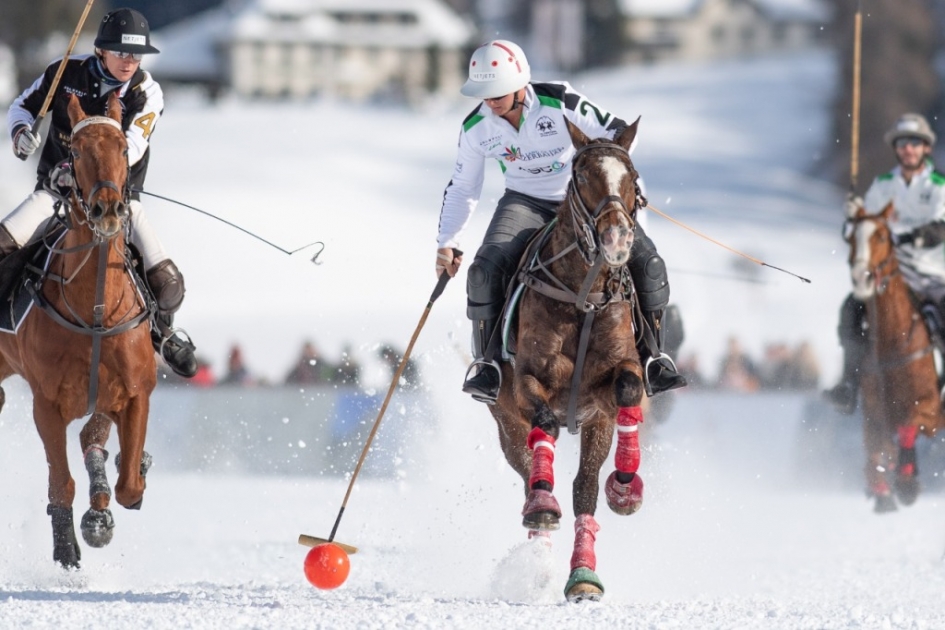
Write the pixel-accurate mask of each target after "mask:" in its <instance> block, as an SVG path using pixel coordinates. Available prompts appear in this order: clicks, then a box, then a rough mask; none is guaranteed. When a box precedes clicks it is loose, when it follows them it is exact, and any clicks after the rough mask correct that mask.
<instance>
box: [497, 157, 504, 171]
mask: <svg viewBox="0 0 945 630" xmlns="http://www.w3.org/2000/svg"><path fill="white" fill-rule="evenodd" d="M496 162H498V163H499V168H501V169H502V173H503V174H504V173H505V162H503V161H502V160H496Z"/></svg>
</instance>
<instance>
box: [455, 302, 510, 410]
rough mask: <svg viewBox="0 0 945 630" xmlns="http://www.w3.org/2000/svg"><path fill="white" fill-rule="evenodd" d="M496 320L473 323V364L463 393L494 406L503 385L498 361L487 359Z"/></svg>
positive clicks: (468, 372) (481, 320)
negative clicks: (487, 349) (486, 354)
mask: <svg viewBox="0 0 945 630" xmlns="http://www.w3.org/2000/svg"><path fill="white" fill-rule="evenodd" d="M496 321H497V320H495V319H480V320H476V321H474V322H473V359H474V360H473V362H472V365H470V366H469V369H468V370H467V372H466V382H465V383H463V391H464V392H466V393H467V394H470V395H471V396H472V397H473V398H474V399H476V400H478V401H479V402H484V403H486V404H488V405H494V404H495V401H496V399H497V398H498V397H499V387H500V386H501V385H502V373H501V372H500V371H499V364H498V363H497V362H496V361H491V360H490V361H487V360H486V359H485V358H484V357H485V353H486V348H487V347H488V345H489V339H490V338H491V337H492V333H493V331H494V330H495V326H496Z"/></svg>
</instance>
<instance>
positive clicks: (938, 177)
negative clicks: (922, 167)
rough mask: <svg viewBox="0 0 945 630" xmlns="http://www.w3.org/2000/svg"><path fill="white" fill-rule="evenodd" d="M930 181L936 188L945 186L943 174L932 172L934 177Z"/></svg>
mask: <svg viewBox="0 0 945 630" xmlns="http://www.w3.org/2000/svg"><path fill="white" fill-rule="evenodd" d="M930 179H931V180H932V183H933V184H935V185H936V186H945V175H942V174H941V173H938V172H936V171H932V177H931V178H930Z"/></svg>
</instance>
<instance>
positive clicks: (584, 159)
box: [490, 119, 646, 601]
mask: <svg viewBox="0 0 945 630" xmlns="http://www.w3.org/2000/svg"><path fill="white" fill-rule="evenodd" d="M638 124H639V119H637V121H636V122H634V123H633V124H632V125H630V126H629V127H627V128H625V129H624V130H623V131H622V132H621V133H620V134H619V136H618V137H617V138H616V139H615V140H614V141H612V142H611V141H608V140H604V139H596V140H590V139H588V138H587V136H585V135H584V134H583V133H582V132H581V131H580V130H579V129H577V128H576V127H574V126H573V125H571V124H570V123H568V131H569V133H570V134H571V139H572V141H573V143H574V146H575V148H576V149H577V151H576V153H575V156H574V159H573V161H572V179H571V183H570V184H569V187H568V194H567V198H566V199H565V201H564V202H563V203H562V204H561V206H560V207H559V209H558V214H557V216H556V218H555V219H553V220H552V223H551V224H549V227H548V228H546V230H545V231H544V233H543V236H541V237H540V238H541V239H543V240H539V241H538V242H537V243H533V244H532V246H531V247H530V250H529V251H534V250H535V249H537V252H538V253H537V256H536V257H535V259H534V260H535V262H533V263H532V264H531V265H530V267H529V268H527V269H526V271H525V272H523V274H522V279H523V283H524V285H525V286H526V287H527V288H526V289H525V290H524V294H523V295H522V298H521V303H520V306H519V315H518V322H519V323H518V327H517V336H516V339H517V341H516V346H517V348H518V351H517V354H516V355H515V359H514V361H513V362H512V363H511V364H510V363H503V365H502V385H501V388H500V391H499V398H498V400H497V401H496V404H495V405H493V406H492V407H490V410H491V411H492V415H493V417H494V418H495V420H496V422H497V424H498V429H499V441H500V444H501V446H502V450H503V452H504V453H505V458H506V460H507V461H508V462H509V464H510V465H511V466H512V468H513V469H515V471H516V472H517V473H518V474H519V475H521V477H522V479H523V481H524V482H525V493H526V500H525V507H524V509H523V511H522V514H523V521H522V524H523V525H524V526H525V527H526V528H527V529H528V530H529V538H532V537H534V536H548V535H549V534H548V533H547V532H549V531H550V530H555V529H558V526H559V523H558V521H559V519H560V518H561V509H560V507H559V506H558V502H557V500H556V499H555V497H554V495H553V489H554V468H553V464H554V453H555V441H556V440H557V439H558V434H559V429H560V427H562V426H568V427H569V431H570V432H571V433H578V432H579V433H580V434H581V457H580V464H579V468H578V473H577V477H576V478H575V479H574V484H573V489H572V492H573V505H574V511H575V516H576V519H575V524H574V528H575V537H574V551H573V555H572V557H571V574H570V577H569V579H568V583H567V585H566V587H565V596H566V597H567V598H568V600H569V601H580V600H582V599H591V600H598V599H600V597H601V596H602V595H603V592H604V587H603V584H602V583H601V581H600V579H599V578H598V576H597V574H596V573H595V570H596V564H597V560H596V556H595V552H594V542H595V539H596V535H597V532H598V530H599V526H598V524H597V522H596V521H595V520H594V513H595V511H596V509H597V495H598V492H599V480H598V477H599V475H600V470H601V466H602V465H603V463H604V460H605V459H606V458H607V455H608V453H609V452H610V447H611V444H612V443H613V435H614V429H615V424H616V429H617V431H618V444H617V451H616V462H615V464H616V471H614V472H613V473H612V474H611V475H610V477H609V478H608V479H607V483H606V488H605V493H606V496H607V503H608V505H609V506H610V508H611V509H612V510H613V511H615V512H617V513H618V514H632V513H633V512H635V511H636V510H637V509H639V508H640V505H641V503H642V500H643V481H642V479H641V478H640V476H639V475H637V474H636V473H637V468H638V466H639V463H640V449H639V441H638V440H639V436H638V433H637V428H638V427H637V425H638V424H639V423H640V422H642V421H643V414H642V412H641V409H640V403H641V399H642V397H643V368H642V366H641V364H640V358H639V355H638V354H637V350H636V344H635V340H634V307H633V304H634V302H633V300H634V298H633V288H632V282H631V280H630V276H629V271H628V269H627V267H626V263H627V261H628V260H629V258H630V248H631V246H632V245H633V234H634V232H633V228H634V226H635V221H636V211H637V210H638V209H639V208H640V207H642V206H645V205H646V201H645V200H644V199H643V197H642V195H641V193H640V189H639V187H638V184H637V178H638V174H637V172H636V170H635V169H634V167H633V164H632V162H631V161H630V156H629V154H628V149H629V147H630V144H631V143H632V142H633V139H634V137H635V136H636V132H637V125H638Z"/></svg>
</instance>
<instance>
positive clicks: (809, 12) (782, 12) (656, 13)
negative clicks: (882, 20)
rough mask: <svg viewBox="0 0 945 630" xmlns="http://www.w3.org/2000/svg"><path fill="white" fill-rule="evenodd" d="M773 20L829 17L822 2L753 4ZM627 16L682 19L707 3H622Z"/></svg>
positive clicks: (695, 0) (673, 0)
mask: <svg viewBox="0 0 945 630" xmlns="http://www.w3.org/2000/svg"><path fill="white" fill-rule="evenodd" d="M752 1H753V2H754V4H756V5H757V6H758V8H759V9H761V11H763V12H764V13H765V14H766V15H768V16H770V17H772V18H774V19H782V20H783V19H794V20H825V19H827V18H828V17H829V15H828V11H827V7H826V6H825V4H824V2H822V0H752ZM619 2H620V9H621V11H622V12H623V13H624V15H628V16H637V17H650V18H683V17H686V16H687V15H690V14H692V13H694V12H695V11H696V10H698V9H699V7H700V6H701V5H702V4H703V2H705V0H619Z"/></svg>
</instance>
